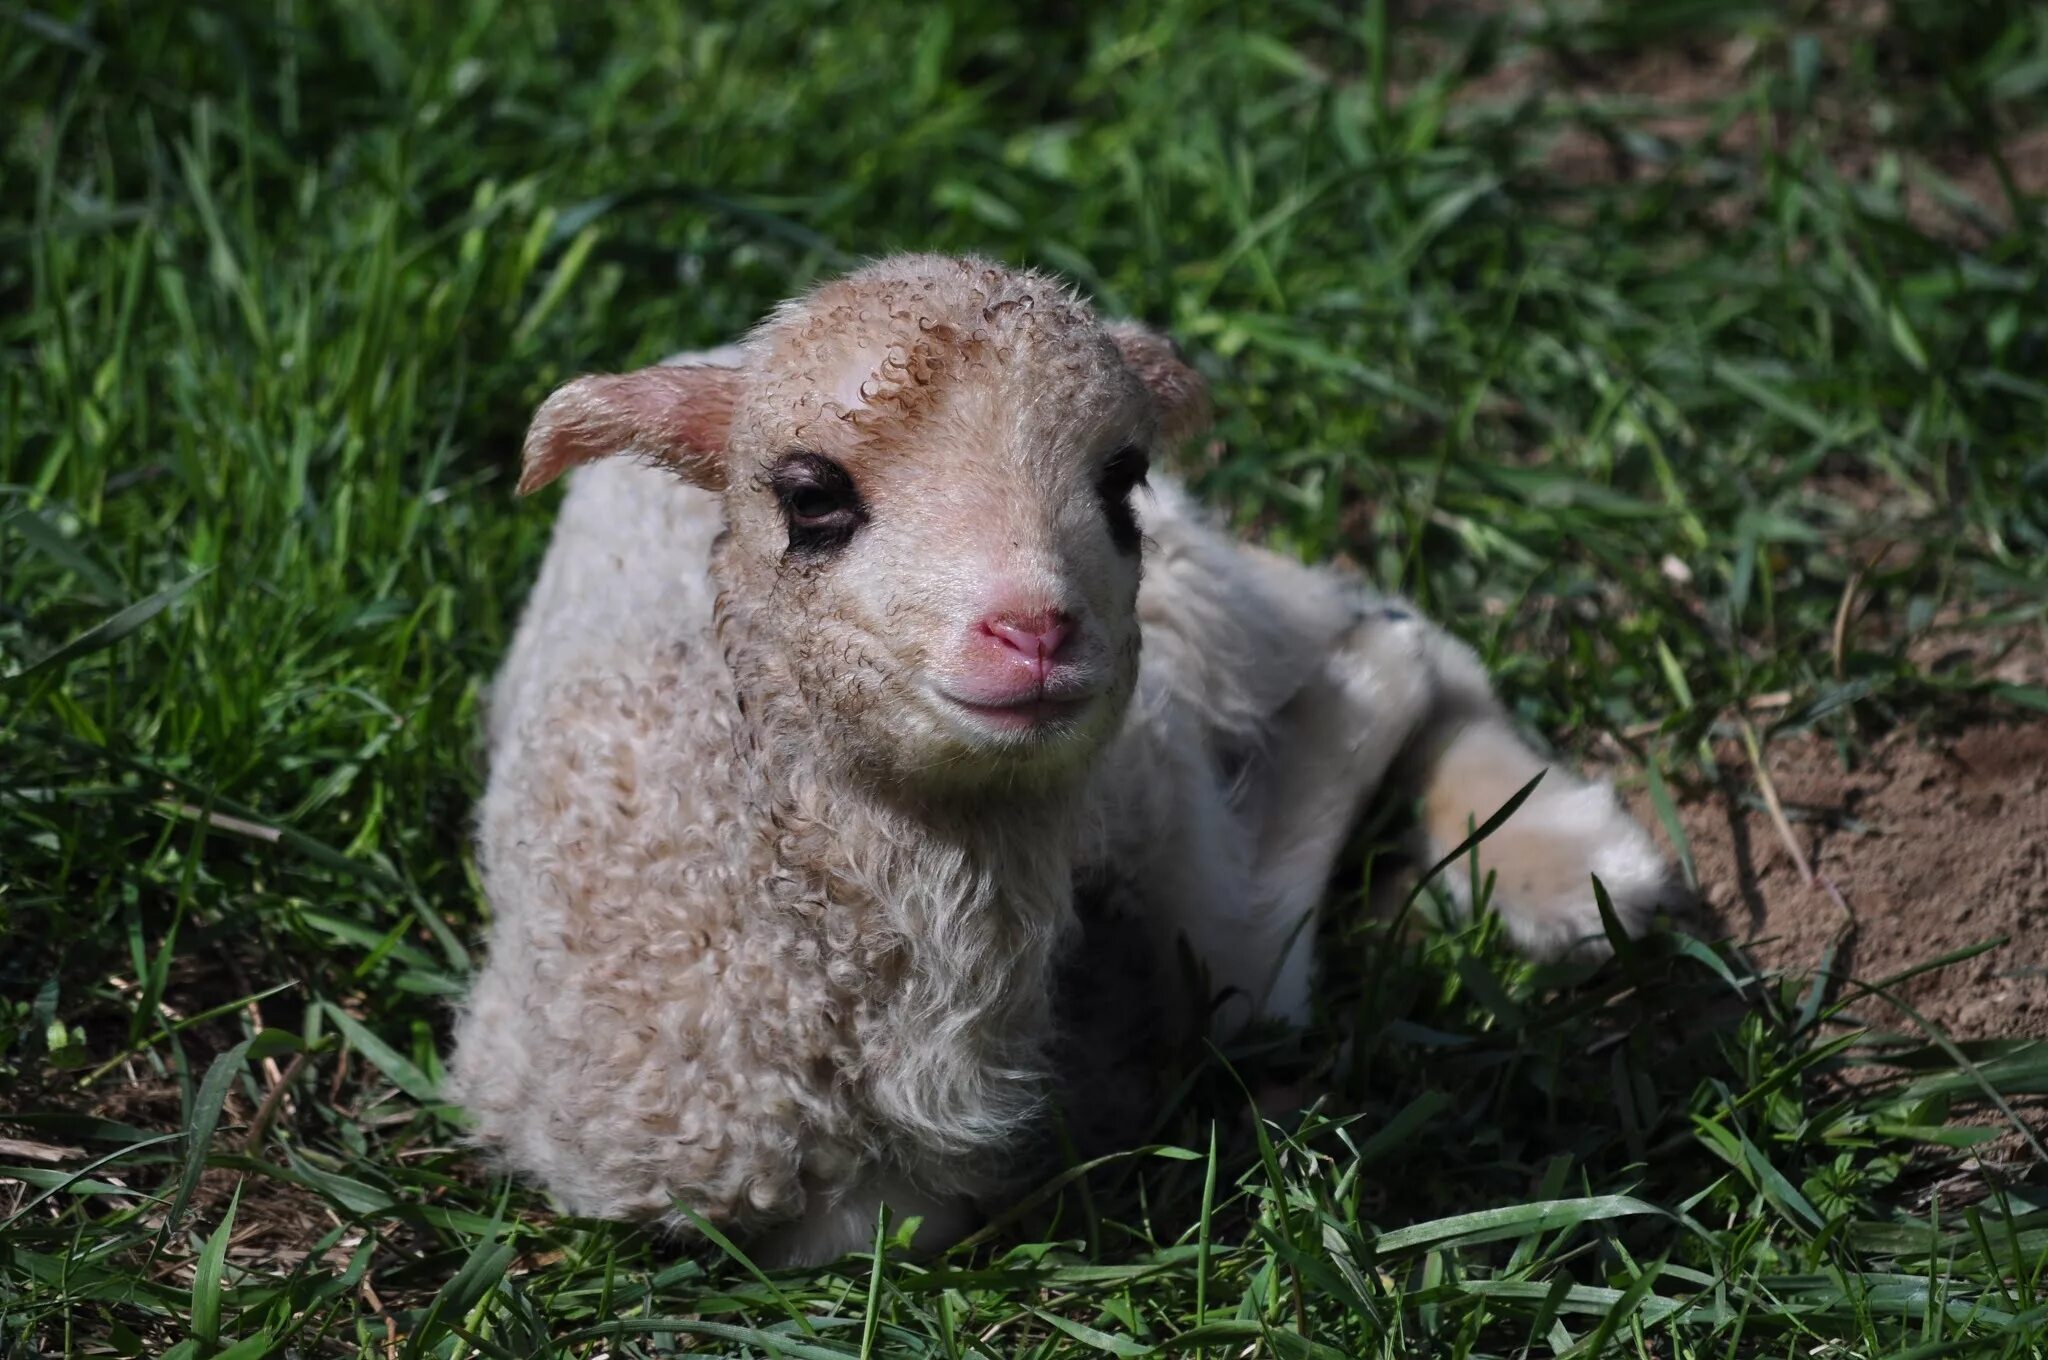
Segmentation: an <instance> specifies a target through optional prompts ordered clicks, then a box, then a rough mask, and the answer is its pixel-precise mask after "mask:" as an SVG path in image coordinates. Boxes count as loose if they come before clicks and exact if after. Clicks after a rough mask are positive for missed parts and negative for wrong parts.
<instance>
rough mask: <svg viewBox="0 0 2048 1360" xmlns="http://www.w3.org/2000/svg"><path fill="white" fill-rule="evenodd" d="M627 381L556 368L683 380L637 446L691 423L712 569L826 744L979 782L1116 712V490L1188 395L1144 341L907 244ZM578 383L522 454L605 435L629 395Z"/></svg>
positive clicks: (946, 779)
mask: <svg viewBox="0 0 2048 1360" xmlns="http://www.w3.org/2000/svg"><path fill="white" fill-rule="evenodd" d="M647 373H649V374H656V375H657V376H656V377H653V378H648V377H645V376H644V375H641V374H632V375H626V376H624V377H621V378H614V379H585V380H582V381H583V382H584V383H598V384H603V383H610V384H626V383H632V382H634V381H636V380H639V381H642V382H655V383H665V384H669V385H670V386H672V387H677V388H689V389H691V391H692V393H693V395H691V396H690V397H688V398H687V399H686V400H684V401H682V402H681V403H676V402H672V401H671V402H666V403H656V404H655V405H653V406H650V407H648V408H647V409H645V410H640V411H636V412H634V413H633V414H632V415H631V416H630V417H629V419H630V423H631V425H632V431H631V437H630V438H629V439H627V441H626V442H628V443H637V444H639V445H640V446H641V447H642V448H643V449H644V448H647V447H649V445H650V444H652V443H655V442H657V440H656V439H650V437H649V434H650V432H652V433H653V434H654V435H656V436H658V437H659V439H660V440H666V441H669V442H675V443H680V444H682V445H686V446H688V447H690V448H691V449H695V448H698V447H699V446H703V445H707V444H710V443H712V442H714V441H713V439H712V437H711V436H710V435H709V434H708V433H706V432H701V431H699V430H698V429H697V428H696V424H699V423H702V422H701V420H700V416H701V414H702V413H703V412H705V411H707V410H709V411H713V412H714V413H715V414H716V417H717V420H718V421H719V422H720V423H721V424H722V428H721V429H719V430H718V431H717V432H716V433H717V436H718V437H717V438H716V441H715V442H716V443H717V444H718V447H717V449H716V456H715V458H710V457H706V456H705V455H700V454H691V455H687V456H684V457H681V458H677V459H674V461H677V462H678V465H679V466H681V467H682V468H683V470H684V471H685V472H686V474H687V475H690V476H692V477H693V478H694V479H695V480H698V481H700V482H703V483H705V484H712V485H717V486H719V487H721V488H722V490H723V492H724V496H725V505H726V518H727V522H728V525H729V527H730V534H729V536H728V539H727V541H726V543H725V544H724V545H723V546H722V548H721V551H720V554H719V562H718V568H717V569H718V571H719V573H720V575H721V578H722V579H721V582H720V584H721V585H722V586H723V588H724V589H725V591H726V592H727V595H728V597H729V598H731V599H734V600H737V601H741V602H744V606H745V608H746V611H747V617H748V621H749V630H750V633H751V634H752V636H753V638H754V640H755V642H756V643H757V644H761V645H765V646H767V647H769V648H770V649H771V650H772V651H773V652H774V653H775V654H776V655H777V658H778V659H779V661H780V662H781V663H782V664H781V666H780V667H779V669H784V670H786V671H787V673H788V674H789V676H790V677H791V678H792V679H793V681H794V684H795V686H796V688H797V689H798V691H799V692H800V694H801V696H802V698H803V700H804V701H805V704H806V706H807V707H808V709H809V711H810V714H811V716H812V719H813V721H814V722H815V723H816V724H817V726H818V727H819V728H820V729H821V730H820V733H819V735H820V738H821V740H822V741H823V743H824V744H825V746H826V753H827V754H831V755H837V756H839V757H841V758H843V759H845V760H847V761H848V762H849V763H851V764H853V765H855V766H857V767H858V768H860V769H861V770H863V771H865V772H867V773H869V774H872V775H879V776H881V777H885V778H890V779H893V780H897V781H901V782H903V783H906V784H910V785H914V786H922V787H928V788H932V789H961V788H963V787H971V786H982V785H992V786H1004V785H1007V784H1011V783H1015V782H1017V781H1019V780H1038V779H1043V778H1045V777H1047V776H1052V775H1057V774H1059V773H1061V772H1065V771H1071V770H1072V769H1074V768H1076V767H1077V766H1078V765H1080V764H1081V763H1083V762H1085V760H1086V758H1087V756H1088V755H1089V754H1090V753H1092V752H1093V751H1095V750H1096V749H1098V748H1099V747H1100V746H1101V744H1102V743H1103V742H1104V741H1105V740H1106V739H1107V737H1108V736H1109V735H1110V734H1111V733H1112V732H1113V731H1114V730H1115V728H1116V726H1117V724H1118V723H1119V722H1120V721H1121V719H1122V715H1123V712H1124V709H1125V706H1126V704H1127V702H1128V700H1129V697H1130V693H1131V689H1132V686H1133V684H1134V682H1135V679H1136V673H1137V662H1138V625H1137V618H1136V601H1137V591H1138V577H1139V563H1140V550H1141V525H1140V523H1139V512H1138V508H1137V506H1135V505H1134V504H1133V499H1134V496H1135V495H1136V494H1137V489H1138V487H1139V486H1140V484H1141V483H1142V482H1143V481H1144V478H1145V473H1146V468H1147V465H1148V463H1149V461H1150V459H1151V457H1152V456H1153V454H1154V452H1155V451H1156V449H1157V446H1158V444H1159V441H1160V439H1161V437H1162V426H1165V427H1166V428H1167V430H1168V431H1169V432H1178V431H1177V430H1176V429H1175V427H1176V426H1184V425H1185V423H1186V419H1187V417H1188V416H1189V415H1190V414H1191V413H1192V412H1193V411H1194V410H1195V409H1196V408H1198V407H1199V402H1200V385H1199V380H1198V379H1196V378H1195V377H1194V375H1193V374H1192V373H1191V372H1189V370H1187V369H1186V368H1184V367H1182V366H1181V365H1180V364H1178V362H1177V361H1175V360H1174V359H1173V358H1172V357H1171V352H1170V346H1167V345H1166V344H1165V343H1164V342H1163V341H1160V340H1158V339H1157V338H1156V337H1153V336H1150V335H1148V334H1146V333H1144V332H1141V331H1135V330H1131V329H1128V328H1122V329H1118V330H1115V331H1112V330H1110V329H1107V328H1105V327H1103V326H1102V325H1101V324H1100V323H1099V322H1097V320H1096V319H1095V317H1094V316H1093V314H1092V313H1091V312H1090V311H1089V310H1088V309H1087V307H1086V306H1085V305H1084V304H1082V303H1081V302H1079V301H1078V300H1077V299H1076V298H1074V296H1073V295H1072V294H1071V293H1070V292H1069V291H1068V290H1067V289H1066V288H1064V287H1063V286H1062V285H1060V284H1058V283H1057V282H1056V281H1054V280H1052V279H1049V278H1045V277H1043V276H1038V275H1020V274H1013V273H1009V272H1006V271H1002V270H999V269H995V268H992V267H990V266H988V265H986V264H982V263H979V262H972V261H959V260H948V259H937V258H933V257H911V258H908V259H898V260H893V261H885V262H884V263H883V264H881V265H878V266H874V267H872V268H870V269H868V270H865V271H863V272H862V273H860V274H856V275H854V276H852V277H850V278H848V279H845V280H841V281H839V282H838V283H834V284H831V285H827V286H826V287H824V288H822V289H820V290H819V291H818V292H816V293H814V294H812V295H810V296H809V297H807V298H805V299H803V300H801V301H799V302H796V303H792V304H789V305H787V306H785V307H784V308H782V309H781V310H780V311H778V312H777V313H776V314H775V315H774V316H773V317H771V318H770V319H769V321H768V322H767V323H765V324H764V325H763V326H762V328H761V329H760V330H759V331H757V332H756V333H755V334H754V336H752V337H751V338H750V339H749V340H748V341H747V343H746V345H745V346H744V347H743V349H742V351H741V358H740V362H739V364H738V366H737V367H736V368H735V369H733V370H726V371H724V372H723V375H722V376H721V375H719V374H716V373H711V372H707V371H705V370H671V371H670V372H669V373H668V374H667V375H660V374H659V371H657V370H648V371H647ZM706 384H716V389H715V393H713V395H714V396H715V398H716V399H715V400H707V397H706V393H707V391H711V390H712V389H710V388H708V387H707V386H706ZM574 388H575V385H572V387H571V388H569V389H564V393H561V394H557V397H556V398H554V399H551V400H550V403H549V407H550V408H553V407H555V406H556V405H557V403H558V402H563V398H564V396H565V394H567V393H570V392H572V391H574ZM589 397H590V398H595V401H593V400H591V399H589V398H586V399H585V400H584V401H582V402H580V403H577V404H575V405H571V404H569V403H566V402H563V405H564V409H565V414H564V415H563V416H561V417H558V418H557V419H555V420H554V422H553V423H552V424H550V422H549V410H548V409H547V408H544V410H543V412H542V415H541V417H540V418H537V420H536V422H535V436H534V437H532V438H530V440H529V468H530V469H531V468H532V467H533V466H534V464H533V454H532V450H533V447H534V442H533V441H534V439H536V438H540V439H544V440H546V441H552V442H553V443H554V444H565V445H567V446H568V448H569V450H570V452H569V454H568V456H567V458H566V459H559V460H558V461H577V460H578V459H577V454H576V450H577V449H579V448H581V447H584V446H585V445H592V446H594V444H595V443H596V442H602V441H604V440H611V441H613V442H617V441H618V440H619V438H620V431H619V430H618V429H617V428H616V423H617V419H618V413H619V412H621V411H623V410H626V409H627V407H628V406H630V405H631V404H632V403H633V401H635V400H637V399H638V398H637V397H636V396H635V394H634V393H632V392H630V391H626V390H624V389H618V390H607V391H603V392H601V393H600V392H599V391H598V389H591V391H590V394H589ZM594 412H595V413H596V414H595V415H593V413H594ZM708 452H709V451H708V450H707V453H708ZM700 458H701V459H702V460H703V461H702V462H701V463H700V462H699V461H698V460H699V459H700ZM530 478H531V473H530Z"/></svg>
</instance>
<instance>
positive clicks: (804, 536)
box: [768, 449, 868, 557]
mask: <svg viewBox="0 0 2048 1360" xmlns="http://www.w3.org/2000/svg"><path fill="white" fill-rule="evenodd" d="M768 489H769V490H770V491H772V492H774V493H775V501H776V503H777V504H778V505H780V506H781V507H782V518H783V520H784V521H785V522H786V523H787V524H788V525H789V552H790V553H791V555H793V556H799V557H829V556H831V555H832V554H833V553H836V552H838V551H839V550H840V549H842V548H844V547H845V546H846V545H847V544H848V543H850V542H852V541H853V536H854V534H856V533H858V532H859V531H860V526H861V525H863V524H865V523H867V520H868V508H867V504H866V503H865V502H864V501H862V500H861V498H860V488H859V487H857V486H855V485H854V484H853V478H852V477H851V476H850V475H848V473H847V471H846V469H845V468H843V467H841V466H840V465H839V464H837V463H835V462H833V461H832V460H831V459H830V458H827V457H825V455H823V454H821V453H812V452H811V451H810V450H808V449H792V450H791V451H790V452H788V453H785V454H784V455H782V457H780V458H778V459H777V460H776V461H775V465H774V466H773V467H771V468H769V469H768Z"/></svg>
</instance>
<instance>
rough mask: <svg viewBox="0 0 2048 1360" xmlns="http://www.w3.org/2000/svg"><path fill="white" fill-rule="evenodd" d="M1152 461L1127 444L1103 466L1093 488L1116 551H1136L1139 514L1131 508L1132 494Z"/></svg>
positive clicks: (1143, 453)
mask: <svg viewBox="0 0 2048 1360" xmlns="http://www.w3.org/2000/svg"><path fill="white" fill-rule="evenodd" d="M1151 470H1152V459H1151V457H1150V456H1149V455H1148V454H1147V453H1146V452H1145V450H1144V449H1142V448H1140V447H1138V446H1137V445H1136V444H1126V445H1124V447H1122V448H1120V449H1118V450H1117V451H1116V452H1115V453H1113V454H1111V455H1110V456H1109V461H1107V462H1105V463H1104V464H1103V465H1102V475H1101V476H1100V477H1098V478H1097V479H1096V482H1095V489H1096V491H1097V493H1098V494H1100V495H1101V497H1102V513H1103V515H1104V516H1106V517H1107V518H1108V520H1109V538H1110V541H1111V542H1112V543H1114V544H1116V546H1117V551H1119V552H1126V553H1134V552H1136V551H1137V550H1138V540H1139V537H1140V535H1139V533H1138V512H1137V511H1136V510H1135V509H1133V508H1132V506H1131V493H1132V492H1134V491H1136V490H1137V489H1138V488H1139V487H1141V486H1143V485H1144V484H1145V474H1146V473H1148V472H1150V471H1151Z"/></svg>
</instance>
